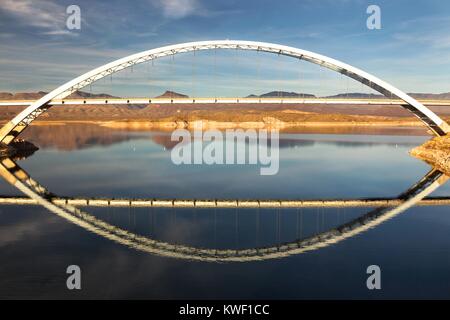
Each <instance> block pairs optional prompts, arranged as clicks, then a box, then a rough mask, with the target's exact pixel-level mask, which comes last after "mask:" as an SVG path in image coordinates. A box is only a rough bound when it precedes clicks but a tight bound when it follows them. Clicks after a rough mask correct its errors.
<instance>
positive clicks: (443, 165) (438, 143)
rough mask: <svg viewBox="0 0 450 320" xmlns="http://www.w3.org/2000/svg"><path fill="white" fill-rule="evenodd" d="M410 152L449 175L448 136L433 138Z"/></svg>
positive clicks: (449, 143) (449, 151)
mask: <svg viewBox="0 0 450 320" xmlns="http://www.w3.org/2000/svg"><path fill="white" fill-rule="evenodd" d="M410 154H411V155H412V156H414V157H416V158H418V159H421V160H423V161H425V162H427V163H429V164H430V165H432V166H433V167H435V168H437V169H439V170H441V171H442V172H445V173H446V174H448V175H450V136H445V137H436V138H433V139H431V140H429V141H427V142H425V143H424V144H423V145H421V146H419V147H416V148H414V149H412V150H411V151H410Z"/></svg>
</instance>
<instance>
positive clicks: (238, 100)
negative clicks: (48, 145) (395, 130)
mask: <svg viewBox="0 0 450 320" xmlns="http://www.w3.org/2000/svg"><path fill="white" fill-rule="evenodd" d="M419 101H420V102H421V103H423V104H425V105H427V106H450V100H419ZM33 102H35V101H34V100H0V106H29V105H31V104H32V103H33ZM187 103H189V104H191V103H198V104H201V103H206V104H220V103H222V104H354V105H404V104H405V102H404V101H403V100H397V99H394V100H391V99H325V98H289V97H285V98H283V97H279V98H101V99H99V98H95V99H63V100H58V99H54V100H51V101H50V102H49V105H63V104H64V105H81V104H93V105H102V104H125V105H126V104H187Z"/></svg>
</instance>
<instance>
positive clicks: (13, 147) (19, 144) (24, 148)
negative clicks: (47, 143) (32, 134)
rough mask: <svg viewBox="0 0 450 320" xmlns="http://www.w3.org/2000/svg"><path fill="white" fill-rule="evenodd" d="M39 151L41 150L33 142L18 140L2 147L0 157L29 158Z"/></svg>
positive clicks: (0, 147)
mask: <svg viewBox="0 0 450 320" xmlns="http://www.w3.org/2000/svg"><path fill="white" fill-rule="evenodd" d="M38 149H39V148H38V147H36V146H35V145H34V144H33V143H31V142H28V141H25V140H23V139H16V140H14V141H13V142H11V143H10V144H9V145H4V144H1V145H0V157H1V158H3V157H19V158H23V157H28V156H30V155H32V154H33V153H34V152H35V151H36V150H38Z"/></svg>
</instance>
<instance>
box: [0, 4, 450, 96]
mask: <svg viewBox="0 0 450 320" xmlns="http://www.w3.org/2000/svg"><path fill="white" fill-rule="evenodd" d="M69 5H77V6H79V8H80V10H81V29H80V30H69V29H68V28H67V27H66V20H67V19H68V17H69V15H68V14H67V13H66V9H67V7H68V6H69ZM369 5H377V6H379V8H380V10H381V29H379V30H370V29H368V28H367V25H366V21H367V18H368V17H369V15H370V14H368V13H367V12H366V10H367V7H368V6H369ZM214 39H236V40H253V41H266V42H272V43H277V44H283V45H289V46H293V47H297V48H301V49H305V50H310V51H314V52H317V53H320V54H324V55H326V56H329V57H332V58H335V59H338V60H341V61H344V62H346V63H349V64H351V65H354V66H356V67H358V68H361V69H363V70H364V71H367V72H369V73H372V74H374V75H375V76H378V77H379V78H381V79H383V80H385V81H387V82H389V83H391V84H393V85H394V86H397V87H398V88H400V89H401V90H404V91H406V92H433V93H441V92H450V72H449V71H450V1H444V0H441V1H438V0H426V1H422V0H418V1H407V0H389V1H381V0H371V1H364V0H303V1H301V0H297V1H288V0H286V1H282V0H279V1H265V0H257V1H253V0H248V1H244V0H240V1H235V0H227V1H214V0H208V1H204V0H136V1H120V0H108V1H92V0H90V1H89V0H69V1H65V0H62V1H47V0H0V74H1V81H0V91H7V92H23V91H27V92H30V91H50V90H52V89H54V88H56V87H57V86H59V85H61V84H63V83H65V82H67V81H69V80H71V79H73V78H74V77H76V76H79V75H80V74H82V73H84V72H87V71H89V70H91V69H93V68H95V67H98V66H100V65H102V64H105V63H108V62H111V61H113V60H115V59H119V58H122V57H124V56H127V55H129V54H132V53H136V52H139V51H144V50H148V49H152V48H157V47H160V46H163V45H168V44H176V43H181V42H188V41H199V40H214ZM174 60H175V61H176V62H175V63H174V62H171V61H170V60H169V59H166V60H165V61H161V62H158V61H157V62H155V64H156V66H154V65H152V66H151V67H148V66H147V67H145V68H144V67H141V68H139V67H137V68H136V70H135V72H134V73H132V74H130V73H129V72H128V73H126V71H123V74H121V75H117V77H116V76H114V77H113V80H106V79H104V80H100V81H99V83H97V84H94V87H95V88H94V91H108V90H109V91H111V92H112V93H114V92H116V93H117V94H118V95H121V96H125V95H128V96H133V95H135V96H136V95H145V96H147V95H148V96H151V95H156V94H157V93H160V92H159V91H164V90H165V89H172V90H175V91H179V92H183V93H186V94H189V95H196V96H211V95H216V96H217V95H221V96H230V95H232V96H241V95H246V94H250V93H262V92H264V91H270V89H273V90H286V91H296V92H300V91H303V92H309V93H316V94H318V95H325V94H331V93H338V92H342V91H345V90H347V91H350V92H364V89H363V88H360V87H359V84H354V83H351V84H350V85H349V84H348V81H347V82H345V80H342V79H340V78H339V75H337V74H336V75H334V74H330V73H332V72H330V71H326V72H323V71H320V70H318V69H320V68H315V67H314V66H310V64H309V63H306V62H304V63H302V65H301V67H298V66H299V65H298V64H297V65H294V64H295V63H296V62H295V61H292V59H289V58H278V57H276V56H273V55H269V56H267V55H263V56H261V57H258V56H257V55H256V54H253V53H242V54H235V53H234V52H224V53H222V52H221V53H219V60H220V62H219V63H218V62H214V66H213V63H212V61H213V57H212V54H211V52H209V53H205V54H203V53H202V55H199V56H197V57H192V56H189V55H187V54H186V56H184V57H183V56H181V57H179V58H178V57H177V58H174ZM174 64H175V66H173V65H174ZM216 64H218V66H216ZM303 64H308V66H306V65H305V66H303ZM149 68H150V71H149ZM174 69H175V71H174ZM213 69H214V72H217V74H214V75H212V70H213ZM298 69H300V71H299V70H298ZM302 72H303V74H302ZM212 80H213V81H212ZM108 81H110V82H108ZM320 81H322V82H320ZM244 84H247V86H246V87H245V88H244ZM349 86H350V88H349ZM325 87H326V88H325ZM107 89H108V90H107ZM89 90H93V89H92V88H89ZM85 91H86V90H85Z"/></svg>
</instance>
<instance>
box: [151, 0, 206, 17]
mask: <svg viewBox="0 0 450 320" xmlns="http://www.w3.org/2000/svg"><path fill="white" fill-rule="evenodd" d="M155 4H156V6H157V7H159V8H161V9H162V13H163V15H164V16H165V17H167V18H174V19H178V18H183V17H186V16H190V15H198V14H200V13H202V12H204V9H203V7H202V6H201V4H200V2H199V1H198V0H156V2H155Z"/></svg>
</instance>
